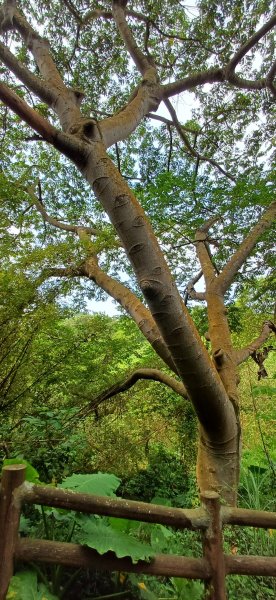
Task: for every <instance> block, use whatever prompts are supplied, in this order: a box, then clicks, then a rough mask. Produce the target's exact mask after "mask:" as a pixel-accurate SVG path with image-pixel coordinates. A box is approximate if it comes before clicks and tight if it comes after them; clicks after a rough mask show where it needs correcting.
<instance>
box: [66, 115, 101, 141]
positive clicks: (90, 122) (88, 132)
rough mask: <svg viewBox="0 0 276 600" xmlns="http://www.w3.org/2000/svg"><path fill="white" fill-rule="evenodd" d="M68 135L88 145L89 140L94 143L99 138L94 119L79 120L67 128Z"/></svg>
mask: <svg viewBox="0 0 276 600" xmlns="http://www.w3.org/2000/svg"><path fill="white" fill-rule="evenodd" d="M68 133H70V134H71V135H75V136H77V137H78V138H80V139H82V140H83V141H85V142H89V143H90V141H91V140H94V141H96V140H97V139H100V138H101V135H100V131H99V128H98V124H97V121H95V119H81V121H77V122H75V123H74V124H73V125H71V127H69V129H68Z"/></svg>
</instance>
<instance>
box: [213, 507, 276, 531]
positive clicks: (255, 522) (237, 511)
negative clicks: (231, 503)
mask: <svg viewBox="0 0 276 600" xmlns="http://www.w3.org/2000/svg"><path fill="white" fill-rule="evenodd" d="M221 517H222V522H223V524H225V525H226V524H227V525H246V526H247V527H260V528H264V529H276V512H265V511H264V510H250V509H249V508H234V507H233V508H232V507H228V506H223V507H221Z"/></svg>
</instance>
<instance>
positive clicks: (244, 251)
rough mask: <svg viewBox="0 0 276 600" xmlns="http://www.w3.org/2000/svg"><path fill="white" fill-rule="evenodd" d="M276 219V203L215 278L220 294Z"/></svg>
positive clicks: (269, 208) (226, 288) (265, 213)
mask: <svg viewBox="0 0 276 600" xmlns="http://www.w3.org/2000/svg"><path fill="white" fill-rule="evenodd" d="M275 218H276V202H272V204H270V206H269V207H268V209H267V210H266V211H265V212H264V213H263V215H262V217H261V219H260V220H259V222H258V223H257V224H256V225H255V227H253V229H252V230H251V231H250V233H249V234H248V236H247V237H246V238H245V239H244V240H243V242H242V244H241V245H240V247H239V248H238V250H237V252H235V253H234V254H233V256H232V257H231V258H230V260H229V262H228V263H227V264H226V265H225V267H224V269H223V270H222V271H221V273H220V274H219V276H218V278H217V286H218V288H219V290H220V292H221V293H222V294H225V292H226V291H227V290H228V288H229V287H230V285H231V283H232V281H233V279H234V277H235V276H236V274H237V273H238V271H239V269H240V268H241V266H242V265H243V263H244V262H245V260H246V259H247V257H248V256H249V254H250V252H251V251H252V250H253V248H254V246H256V244H257V242H258V239H259V237H260V236H261V235H262V234H263V233H264V231H266V230H267V229H269V228H270V227H271V225H272V223H273V220H274V219H275Z"/></svg>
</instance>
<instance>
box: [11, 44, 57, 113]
mask: <svg viewBox="0 0 276 600" xmlns="http://www.w3.org/2000/svg"><path fill="white" fill-rule="evenodd" d="M0 59H1V60H2V61H3V63H4V65H6V67H8V68H9V69H10V70H11V71H12V73H13V74H14V75H15V76H16V77H18V79H20V81H22V83H24V85H26V86H27V87H28V89H29V90H31V92H33V93H34V94H35V95H36V96H38V97H39V98H40V100H42V102H46V104H48V105H51V104H52V103H53V102H54V100H55V95H54V94H53V93H52V91H51V90H50V89H49V87H48V86H47V85H46V82H45V81H43V80H42V79H40V78H39V77H37V76H36V75H34V74H33V73H31V71H29V69H27V68H26V67H25V66H24V65H23V64H22V63H21V62H20V61H19V60H17V58H16V57H15V56H14V55H13V54H12V52H11V51H10V50H9V49H8V48H7V47H6V46H5V45H4V44H2V42H0Z"/></svg>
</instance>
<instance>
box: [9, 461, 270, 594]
mask: <svg viewBox="0 0 276 600" xmlns="http://www.w3.org/2000/svg"><path fill="white" fill-rule="evenodd" d="M24 477H25V466H24V465H11V466H7V467H4V469H3V474H2V487H1V488H0V492H1V493H0V600H5V598H6V593H7V589H8V585H9V581H10V578H11V576H12V573H13V562H14V559H18V560H21V561H24V562H44V563H50V564H60V565H64V566H72V567H84V568H92V569H98V570H109V571H126V572H131V573H141V574H142V573H144V574H148V575H160V576H163V577H172V576H174V577H186V578H188V579H201V580H203V581H205V587H206V593H207V596H206V597H208V600H226V597H227V594H226V588H225V577H226V575H229V574H231V575H233V574H237V575H261V576H276V559H275V558H272V557H264V556H262V557H259V556H227V555H225V554H224V553H223V538H222V526H223V525H227V524H228V525H238V526H251V527H263V528H266V529H276V513H268V512H264V511H255V510H248V509H242V508H232V507H226V506H225V507H222V506H220V500H219V495H218V494H217V493H216V492H214V491H206V492H204V494H202V496H201V503H202V506H201V508H196V509H182V508H173V507H168V506H159V505H157V504H149V503H146V502H135V501H133V500H125V499H119V498H108V497H106V496H96V495H92V494H81V493H79V492H75V491H71V490H64V489H60V488H53V487H50V486H47V487H46V486H37V485H34V484H31V483H29V482H24ZM24 502H26V503H28V504H39V505H42V506H51V507H56V508H63V509H67V510H75V511H79V512H83V513H88V514H96V515H105V516H113V517H120V518H126V519H134V520H136V521H144V522H148V523H159V524H162V525H170V526H172V527H178V528H181V529H193V530H197V529H199V530H201V532H202V543H203V558H193V557H184V556H176V555H166V554H158V555H156V556H155V557H154V558H153V559H152V560H151V561H150V562H149V563H147V562H145V561H139V562H138V563H137V564H133V563H132V561H131V559H130V558H129V557H127V556H126V557H124V558H117V557H116V556H114V553H113V552H107V553H105V554H104V555H99V554H98V552H97V551H96V550H93V549H91V548H88V547H86V546H81V545H79V544H72V543H70V544H69V543H65V542H55V541H50V540H40V539H38V540H36V539H30V538H27V539H20V538H18V524H19V517H20V511H21V505H22V503H24Z"/></svg>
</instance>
